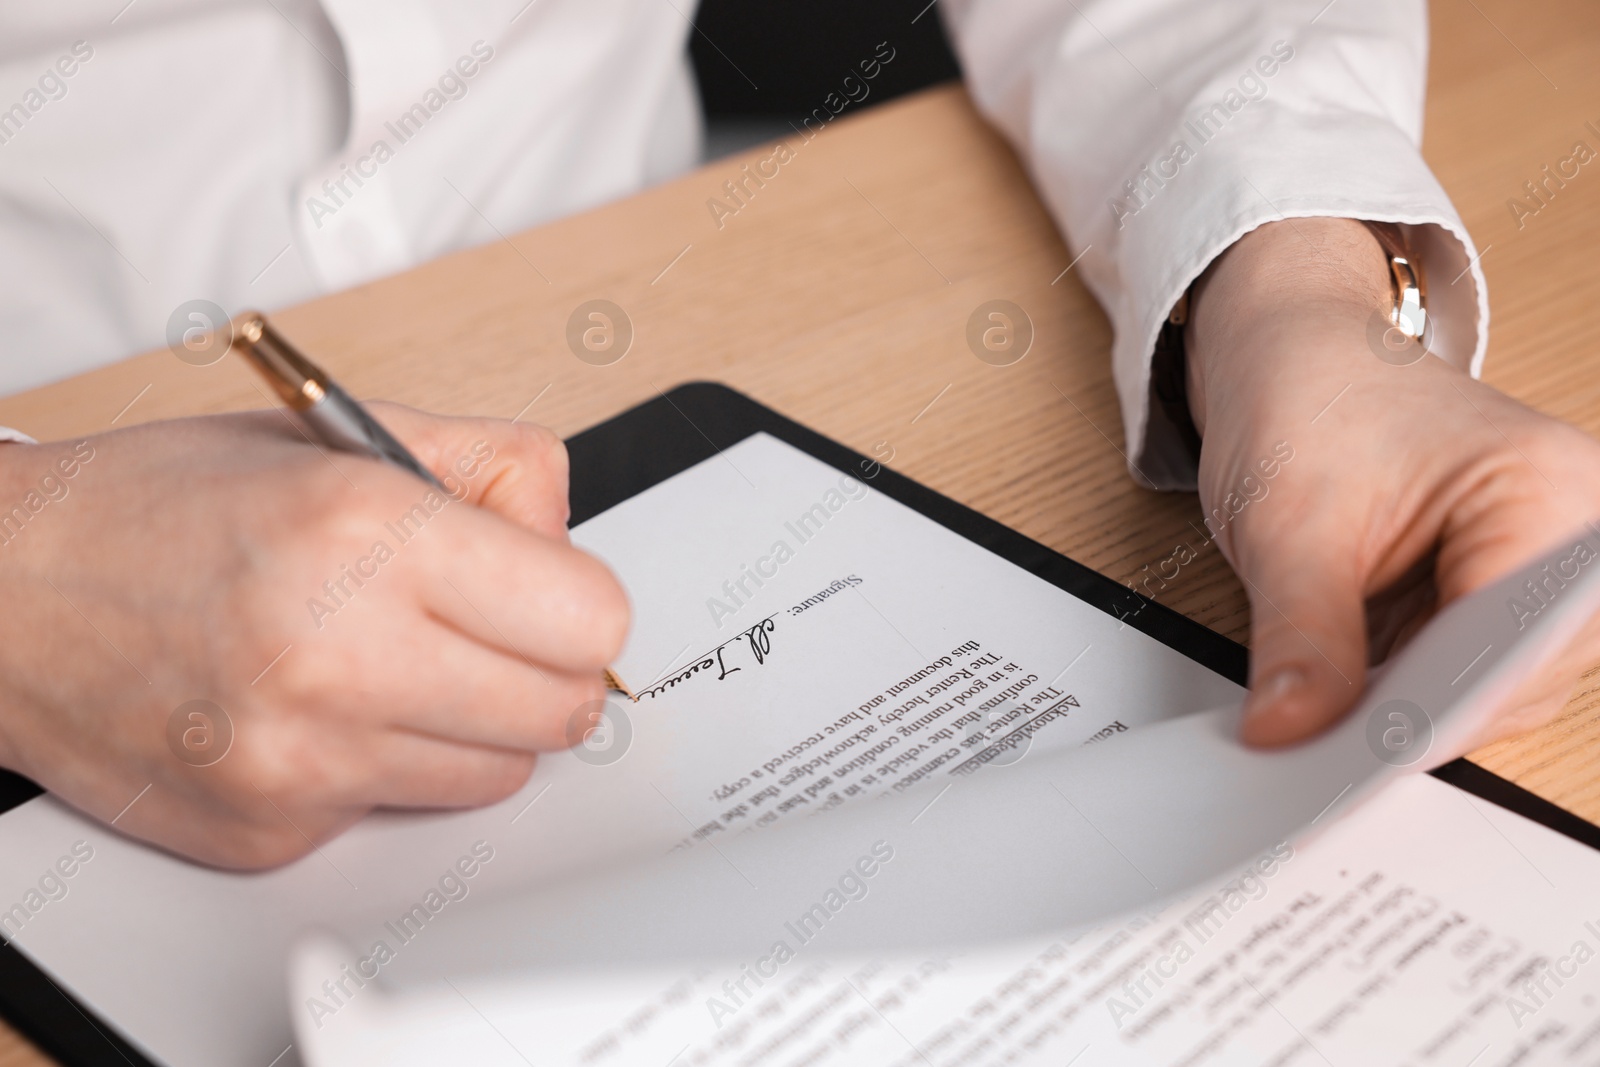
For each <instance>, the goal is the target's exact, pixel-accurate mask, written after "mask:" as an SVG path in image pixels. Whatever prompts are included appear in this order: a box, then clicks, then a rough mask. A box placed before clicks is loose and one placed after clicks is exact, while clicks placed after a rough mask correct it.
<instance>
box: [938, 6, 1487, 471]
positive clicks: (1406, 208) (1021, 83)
mask: <svg viewBox="0 0 1600 1067" xmlns="http://www.w3.org/2000/svg"><path fill="white" fill-rule="evenodd" d="M940 6H941V7H942V8H943V9H944V17H945V20H946V23H947V25H948V26H949V28H950V31H951V36H952V38H953V40H954V42H955V45H956V51H957V53H958V55H959V56H960V59H961V62H962V66H963V68H964V69H965V72H966V77H967V84H968V88H969V91H970V92H971V94H972V96H973V98H974V100H975V101H976V103H977V106H978V107H979V109H980V110H981V111H982V112H983V113H984V114H985V115H986V116H987V117H988V118H989V119H990V121H992V122H994V123H995V124H996V125H997V126H998V127H999V128H1000V129H1001V130H1002V131H1003V132H1004V133H1005V134H1006V136H1007V137H1009V138H1010V140H1011V141H1012V142H1013V143H1014V144H1015V145H1016V147H1017V149H1018V151H1019V152H1020V153H1021V154H1022V155H1023V157H1024V160H1025V162H1026V164H1027V166H1028V168H1029V169H1030V171H1031V172H1032V175H1033V178H1034V181H1035V183H1036V184H1037V186H1038V188H1039V191H1040V194H1041V195H1042V197H1043V198H1044V200H1045V203H1046V204H1047V206H1048V207H1049V209H1050V212H1051V214H1052V215H1053V217H1054V218H1055V220H1056V222H1057V224H1058V225H1059V226H1060V227H1061V228H1062V230H1063V231H1064V232H1065V235H1066V239H1067V243H1068V245H1069V246H1070V249H1071V252H1072V254H1073V255H1074V256H1081V257H1082V258H1081V259H1080V260H1079V261H1078V263H1077V267H1076V268H1075V269H1076V270H1077V271H1079V272H1081V273H1082V276H1083V280H1084V282H1085V284H1087V285H1088V287H1089V289H1090V290H1091V291H1092V292H1093V293H1094V295H1095V296H1096V298H1097V299H1098V300H1099V301H1100V303H1101V305H1102V306H1103V307H1104V308H1105V311H1106V314H1107V315H1108V316H1109V317H1110V319H1111V324H1112V328H1113V331H1114V335H1115V340H1114V341H1113V345H1112V364H1113V370H1114V372H1115V376H1116V382H1117V392H1118V397H1119V399H1120V400H1121V405H1122V412H1123V430H1124V433H1125V435H1126V439H1127V455H1128V457H1129V464H1130V466H1133V467H1136V468H1137V471H1136V473H1141V474H1143V475H1144V476H1145V477H1146V478H1148V479H1149V480H1150V481H1152V482H1154V483H1155V484H1156V485H1157V486H1158V487H1160V488H1167V489H1186V488H1192V487H1193V486H1194V481H1195V469H1194V461H1193V457H1192V456H1191V455H1190V454H1189V452H1188V450H1187V448H1185V447H1184V445H1183V443H1182V438H1181V437H1180V435H1179V433H1178V430H1177V427H1176V426H1175V425H1174V424H1173V423H1172V422H1171V421H1170V420H1169V419H1168V418H1167V417H1166V415H1165V413H1164V412H1163V411H1162V410H1161V408H1160V406H1159V405H1152V403H1151V375H1150V362H1151V355H1152V352H1153V350H1154V347H1155V341H1156V336H1157V333H1158V331H1159V329H1160V327H1161V323H1162V322H1163V321H1164V320H1165V319H1166V317H1167V315H1168V314H1169V313H1170V312H1171V310H1172V307H1173V305H1174V304H1175V303H1176V302H1177V300H1178V298H1179V297H1180V296H1181V295H1182V294H1183V293H1184V292H1185V290H1187V288H1188V287H1189V285H1190V283H1191V282H1193V281H1194V279H1195V278H1196V277H1197V276H1199V274H1200V273H1201V272H1202V271H1204V270H1205V268H1206V266H1207V265H1208V264H1209V263H1210V262H1211V261H1212V260H1213V259H1215V258H1216V257H1217V256H1218V255H1219V254H1220V253H1221V252H1223V251H1224V250H1225V249H1226V248H1227V247H1228V246H1229V245H1231V244H1232V243H1233V242H1235V241H1237V240H1238V239H1239V238H1240V237H1241V236H1243V235H1244V234H1246V233H1248V232H1249V231H1251V230H1253V229H1255V228H1256V227H1258V226H1260V225H1261V224H1263V223H1266V222H1271V221H1274V220H1277V219H1284V218H1291V219H1292V218H1297V217H1315V216H1334V217H1346V218H1359V219H1367V220H1372V221H1378V222H1396V223H1401V224H1402V228H1403V229H1404V231H1405V232H1406V235H1407V238H1408V240H1409V242H1410V245H1411V249H1412V251H1413V253H1414V254H1415V256H1416V258H1417V259H1418V260H1419V261H1420V263H1421V266H1422V268H1423V270H1424V272H1425V277H1426V279H1427V284H1428V310H1429V318H1430V321H1431V323H1432V328H1433V330H1434V338H1433V342H1432V348H1431V351H1432V352H1433V353H1434V354H1435V355H1438V356H1440V357H1442V358H1444V359H1446V360H1448V361H1449V362H1451V363H1453V364H1455V365H1457V366H1459V367H1462V368H1463V369H1466V370H1468V371H1470V372H1471V373H1472V374H1477V373H1478V372H1479V369H1480V367H1481V364H1482V360H1483V351H1484V347H1485V345H1486V343H1487V340H1488V323H1489V309H1488V298H1487V293H1486V290H1485V286H1484V278H1483V273H1482V271H1481V269H1480V268H1479V266H1478V256H1477V253H1476V252H1475V250H1474V249H1473V245H1472V241H1471V238H1470V237H1468V235H1467V232H1466V228H1465V227H1464V226H1463V225H1462V222H1461V219H1460V217H1459V216H1458V215H1457V214H1456V211H1455V208H1454V207H1453V206H1452V205H1451V203H1450V198H1449V197H1448V196H1446V195H1445V192H1444V189H1443V188H1442V187H1441V186H1440V185H1439V182H1438V180H1437V179H1436V178H1435V177H1434V176H1433V173H1432V171H1430V170H1429V169H1428V165H1427V163H1425V162H1424V161H1423V158H1422V154H1421V151H1420V147H1419V146H1420V143H1421V139H1422V112H1423V99H1424V89H1425V81H1426V74H1427V30H1428V22H1427V9H1426V5H1425V3H1424V0H1337V2H1331V3H1330V2H1328V0H1310V2H1286V0H1207V2H1195V0H945V2H944V3H943V4H941V5H940Z"/></svg>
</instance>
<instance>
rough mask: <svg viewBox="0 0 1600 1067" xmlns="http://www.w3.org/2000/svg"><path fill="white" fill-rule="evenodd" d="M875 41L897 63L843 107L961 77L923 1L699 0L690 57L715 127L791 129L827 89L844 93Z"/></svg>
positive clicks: (932, 8) (933, 8)
mask: <svg viewBox="0 0 1600 1067" xmlns="http://www.w3.org/2000/svg"><path fill="white" fill-rule="evenodd" d="M924 8H926V10H924ZM684 10H687V7H685V8H684ZM912 19H916V22H915V23H913V22H912ZM881 41H887V42H888V43H889V45H890V47H892V48H893V49H894V50H895V57H894V61H893V62H891V63H889V64H887V65H885V66H884V67H883V69H882V70H881V71H880V72H879V74H878V76H877V77H876V78H874V79H873V80H872V81H871V82H870V83H869V85H870V88H871V95H870V96H869V97H868V98H867V99H866V100H865V101H864V102H863V103H862V104H860V105H857V104H854V103H852V104H850V105H849V108H848V109H847V110H849V111H854V110H856V109H857V108H858V107H871V106H872V105H874V104H880V103H882V102H883V101H885V100H890V99H893V98H894V97H896V96H901V95H904V94H905V93H909V92H915V91H916V90H918V89H922V88H925V87H927V86H929V85H933V84H936V83H938V82H942V81H948V80H949V79H951V78H956V77H959V76H960V73H961V71H960V68H959V67H958V66H957V65H956V59H955V56H954V54H953V53H952V52H951V51H950V45H949V43H948V41H946V39H945V35H944V27H943V24H942V23H941V22H940V20H939V10H938V7H937V5H936V4H930V3H929V0H804V2H801V0H703V2H702V3H701V4H700V10H699V14H698V15H697V16H696V18H695V29H694V31H693V32H691V33H690V35H689V52H690V55H691V56H692V58H693V60H694V68H695V75H696V77H697V78H698V80H699V83H700V97H701V101H702V103H703V104H704V106H705V111H706V117H707V118H708V120H710V121H711V122H712V123H713V124H715V123H717V122H718V120H734V121H738V120H759V119H770V120H781V121H784V122H788V121H793V122H795V123H796V124H797V125H798V124H799V121H800V119H801V118H802V117H804V116H805V115H808V114H810V112H811V110H812V109H813V108H818V107H822V106H823V104H822V102H823V100H824V99H825V98H826V97H827V95H828V94H829V93H831V92H836V93H839V95H840V96H841V97H843V96H844V93H843V92H842V90H841V88H840V86H841V83H842V82H843V81H844V79H845V77H846V76H847V75H850V74H855V75H856V76H857V77H858V78H859V77H860V74H861V71H860V69H859V67H858V66H857V64H859V63H860V61H861V60H863V59H870V58H872V55H873V52H874V50H875V49H876V48H877V47H878V44H879V42H881ZM741 71H742V72H743V73H740V72H741ZM752 83H754V86H752Z"/></svg>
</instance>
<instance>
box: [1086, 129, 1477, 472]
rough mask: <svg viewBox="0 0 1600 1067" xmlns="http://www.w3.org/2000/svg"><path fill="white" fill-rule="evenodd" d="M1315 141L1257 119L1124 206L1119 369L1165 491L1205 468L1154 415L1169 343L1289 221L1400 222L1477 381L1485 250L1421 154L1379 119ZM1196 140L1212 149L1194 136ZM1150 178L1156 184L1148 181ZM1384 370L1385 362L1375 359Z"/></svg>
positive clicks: (1116, 211)
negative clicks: (1229, 257) (1275, 226)
mask: <svg viewBox="0 0 1600 1067" xmlns="http://www.w3.org/2000/svg"><path fill="white" fill-rule="evenodd" d="M1319 119H1320V121H1319V122H1318V123H1317V127H1316V129H1315V132H1312V131H1311V130H1309V129H1308V128H1307V126H1306V124H1305V123H1304V117H1303V116H1299V115H1296V114H1294V113H1292V112H1290V111H1289V110H1287V109H1269V108H1263V109H1259V110H1257V109H1246V110H1245V112H1244V113H1243V114H1240V115H1238V116H1236V117H1235V119H1234V122H1233V124H1232V126H1230V128H1229V129H1227V130H1226V131H1225V132H1221V133H1219V134H1217V135H1216V140H1215V142H1214V143H1212V142H1202V143H1200V144H1199V145H1198V147H1195V148H1193V149H1192V150H1191V153H1190V156H1189V158H1188V159H1187V161H1186V162H1184V163H1182V164H1181V165H1176V172H1175V173H1174V174H1173V176H1172V177H1171V178H1168V179H1166V180H1165V181H1163V180H1162V178H1161V174H1162V173H1165V172H1170V171H1173V170H1174V164H1167V165H1166V166H1158V165H1152V166H1151V167H1149V168H1148V170H1147V172H1146V171H1142V172H1141V174H1140V177H1139V179H1138V181H1139V183H1140V184H1139V185H1137V186H1136V189H1137V190H1138V192H1137V193H1136V194H1133V196H1132V197H1131V198H1130V197H1125V198H1123V199H1122V200H1121V202H1120V204H1119V203H1118V202H1117V201H1113V205H1114V206H1113V211H1112V214H1113V216H1114V217H1116V219H1117V225H1118V228H1119V229H1120V231H1121V232H1120V233H1119V234H1118V238H1119V241H1118V245H1119V247H1118V249H1117V255H1116V260H1117V263H1116V269H1117V271H1118V272H1119V273H1122V274H1123V277H1124V279H1126V280H1132V279H1146V281H1145V282H1144V283H1143V284H1128V285H1124V286H1122V287H1120V288H1121V293H1122V296H1123V299H1122V300H1121V301H1120V302H1118V304H1116V305H1115V306H1113V307H1112V308H1110V309H1109V310H1110V312H1111V318H1112V325H1113V326H1114V327H1115V337H1116V340H1115V341H1114V343H1113V349H1112V360H1113V365H1114V367H1115V369H1116V376H1117V392H1118V396H1119V399H1120V400H1121V402H1122V410H1123V411H1124V412H1125V413H1126V414H1127V415H1128V416H1129V417H1127V418H1126V419H1124V428H1125V432H1126V435H1127V445H1128V455H1129V457H1130V461H1129V466H1130V467H1132V468H1133V473H1134V474H1136V475H1143V477H1144V478H1145V479H1148V480H1149V481H1150V482H1151V483H1153V484H1154V485H1155V486H1156V487H1157V488H1160V489H1193V488H1194V487H1195V475H1196V470H1195V461H1194V457H1193V456H1192V454H1191V453H1190V452H1189V450H1188V448H1187V447H1185V446H1184V443H1183V439H1182V436H1181V435H1180V433H1179V430H1178V427H1177V426H1176V425H1174V424H1173V423H1172V421H1171V420H1170V419H1169V418H1168V417H1167V415H1166V413H1165V412H1164V411H1163V410H1162V409H1161V407H1160V405H1159V404H1155V403H1152V393H1151V356H1152V354H1153V352H1154V350H1155V342H1156V337H1157V334H1158V333H1159V332H1160V329H1161V324H1162V323H1163V322H1164V321H1165V320H1166V318H1167V315H1168V314H1169V313H1170V312H1171V310H1172V307H1173V305H1174V304H1175V303H1177V301H1178V298H1179V297H1180V296H1181V295H1182V294H1183V293H1184V292H1185V291H1186V290H1187V289H1188V288H1189V286H1190V284H1192V283H1193V282H1194V280H1195V278H1197V277H1199V275H1200V274H1201V272H1202V271H1204V270H1205V268H1206V267H1207V266H1208V265H1209V264H1210V263H1211V262H1212V261H1213V260H1214V259H1216V257H1217V256H1219V255H1220V254H1221V253H1222V252H1223V251H1225V250H1226V249H1227V248H1228V247H1229V246H1230V245H1232V244H1233V243H1234V242H1235V241H1237V240H1238V239H1239V238H1240V237H1242V236H1244V235H1245V234H1246V233H1248V232H1250V231H1251V230H1253V229H1255V228H1256V227H1258V226H1261V225H1262V224H1264V223H1268V222H1274V221H1277V220H1280V219H1294V218H1312V217H1337V218H1354V219H1366V220H1371V221H1374V222H1395V223H1400V224H1401V226H1402V229H1403V230H1404V232H1405V234H1406V238H1407V241H1408V242H1409V243H1410V246H1411V250H1412V252H1413V254H1414V255H1415V256H1416V257H1417V259H1418V261H1419V262H1420V263H1421V265H1422V269H1423V271H1424V275H1425V277H1426V279H1427V286H1428V289H1427V300H1428V318H1429V320H1430V322H1431V323H1432V327H1433V330H1434V338H1433V344H1432V348H1431V350H1430V351H1431V352H1432V354H1433V355H1435V356H1438V357H1440V358H1442V359H1444V360H1446V361H1448V362H1450V363H1452V364H1454V365H1455V366H1457V367H1460V368H1461V369H1463V370H1465V371H1467V372H1469V373H1471V374H1472V375H1474V376H1476V375H1477V374H1478V373H1479V372H1480V370H1481V369H1482V365H1483V353H1484V349H1485V347H1486V345H1487V343H1488V332H1489V303H1488V294H1487V289H1486V287H1485V283H1484V278H1483V271H1482V269H1481V268H1480V267H1479V265H1478V254H1477V252H1476V250H1475V248H1474V247H1473V244H1472V238H1471V237H1469V236H1468V234H1467V230H1466V227H1465V226H1464V225H1463V224H1462V222H1461V219H1460V217H1459V216H1458V215H1457V214H1456V210H1455V208H1454V206H1452V205H1451V203H1450V198H1449V197H1448V196H1447V195H1446V194H1445V192H1444V189H1443V188H1442V187H1441V186H1440V185H1439V182H1438V180H1437V179H1436V178H1435V177H1434V176H1433V173H1432V171H1430V170H1429V169H1428V165H1427V163H1426V162H1424V161H1423V159H1422V155H1421V153H1420V152H1419V151H1418V150H1417V148H1416V146H1415V145H1414V144H1412V142H1411V140H1410V138H1409V137H1408V136H1407V135H1406V134H1405V133H1404V132H1403V131H1401V130H1400V129H1399V128H1398V127H1396V126H1394V125H1393V124H1391V123H1389V122H1387V121H1385V120H1383V119H1382V118H1379V117H1376V116H1368V115H1359V114H1350V115H1346V116H1342V117H1339V118H1337V119H1334V118H1331V117H1329V116H1326V115H1323V116H1319ZM1184 134H1185V135H1187V139H1188V140H1189V141H1191V142H1192V141H1195V140H1197V139H1198V138H1197V137H1195V136H1194V134H1193V133H1192V131H1187V130H1186V131H1184ZM1146 173H1148V174H1149V179H1148V180H1147V179H1146V178H1145V174H1146ZM1374 358H1376V356H1374Z"/></svg>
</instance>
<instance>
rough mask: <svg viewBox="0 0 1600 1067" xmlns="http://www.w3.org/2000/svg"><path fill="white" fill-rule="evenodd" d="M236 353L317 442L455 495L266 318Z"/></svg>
mask: <svg viewBox="0 0 1600 1067" xmlns="http://www.w3.org/2000/svg"><path fill="white" fill-rule="evenodd" d="M232 347H234V348H236V349H238V351H239V353H240V354H241V355H243V356H244V358H245V359H247V360H249V361H250V364H251V366H253V367H255V369H256V370H258V371H260V372H261V376H262V377H263V378H265V379H266V380H267V384H268V385H270V386H272V389H273V391H274V392H276V393H277V394H278V397H279V399H281V400H282V401H283V402H284V403H285V404H287V405H288V407H289V410H290V411H291V412H293V413H294V416H295V419H296V420H297V421H298V422H299V424H300V426H301V428H302V429H304V430H305V432H306V434H307V436H309V437H310V438H311V439H312V440H313V441H315V442H316V443H318V444H322V445H325V446H327V447H328V448H332V449H335V450H336V451H339V452H353V453H355V454H356V455H359V456H369V457H371V458H372V459H375V460H378V461H379V462H380V463H387V464H389V465H390V466H392V467H399V468H400V469H401V470H407V471H410V472H411V473H412V474H415V475H416V476H417V477H418V478H421V479H422V480H423V481H425V482H427V483H428V484H429V485H431V486H433V487H434V488H435V489H437V490H439V491H440V492H442V493H445V494H447V495H450V490H448V489H446V488H445V486H444V483H443V482H441V481H439V479H438V478H436V477H434V474H433V472H432V471H430V470H429V469H428V468H427V467H425V466H423V465H422V462H421V461H420V460H418V459H417V457H416V456H413V455H412V454H411V451H410V449H408V448H406V446H405V445H403V444H401V443H400V442H399V441H398V440H397V439H396V438H395V436H394V435H393V434H391V433H390V432H389V431H388V430H386V429H384V428H383V424H382V423H380V422H379V421H378V420H377V419H375V418H373V417H372V415H371V414H369V413H368V411H367V409H366V408H364V407H362V406H361V405H360V404H359V403H358V402H357V401H356V399H355V398H354V397H352V396H351V395H350V394H349V393H347V392H345V391H344V389H343V388H342V387H341V386H340V385H339V383H338V382H336V381H334V380H333V378H332V376H330V375H329V374H328V372H327V371H325V370H323V369H322V368H321V367H319V366H317V365H316V364H315V363H313V362H311V360H309V359H307V358H306V357H305V355H303V354H302V353H301V352H300V351H299V350H298V349H296V348H295V347H294V346H293V345H291V344H290V343H289V342H288V341H286V340H284V338H283V335H282V334H280V333H279V332H278V331H277V330H275V329H273V327H272V326H271V324H269V323H268V322H267V319H266V316H264V315H262V314H261V312H259V311H247V312H245V313H244V314H243V315H240V316H239V318H238V319H236V320H235V321H234V324H233V345H232ZM603 674H604V678H605V683H606V688H608V689H614V690H616V691H617V692H619V693H621V694H623V695H624V696H626V697H627V698H628V699H630V700H633V699H636V698H635V697H634V695H633V693H632V691H630V690H629V689H628V687H627V686H626V685H624V684H623V682H622V679H621V678H619V677H618V676H617V674H616V672H615V671H612V670H610V669H607V670H606V671H604V672H603Z"/></svg>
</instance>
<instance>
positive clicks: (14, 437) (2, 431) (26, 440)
mask: <svg viewBox="0 0 1600 1067" xmlns="http://www.w3.org/2000/svg"><path fill="white" fill-rule="evenodd" d="M8 441H15V442H16V443H17V444H19V445H36V444H38V443H39V442H38V441H35V440H34V439H33V438H31V437H29V436H28V435H27V434H25V433H23V432H22V431H21V430H13V429H11V427H9V426H0V444H5V443H6V442H8Z"/></svg>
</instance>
